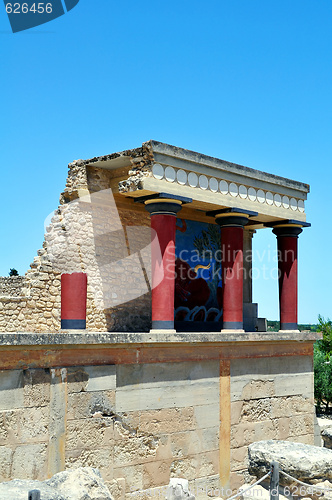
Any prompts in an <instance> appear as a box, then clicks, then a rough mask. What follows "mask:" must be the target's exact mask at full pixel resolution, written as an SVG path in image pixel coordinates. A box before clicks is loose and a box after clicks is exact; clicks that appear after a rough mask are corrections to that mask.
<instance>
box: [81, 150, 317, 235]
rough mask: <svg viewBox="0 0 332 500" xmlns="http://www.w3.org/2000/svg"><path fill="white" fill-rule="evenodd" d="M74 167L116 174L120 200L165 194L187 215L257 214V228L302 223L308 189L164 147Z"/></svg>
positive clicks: (193, 152)
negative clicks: (178, 199)
mask: <svg viewBox="0 0 332 500" xmlns="http://www.w3.org/2000/svg"><path fill="white" fill-rule="evenodd" d="M76 163H77V164H78V165H84V166H91V167H97V168H103V169H106V170H112V171H114V174H113V175H114V176H115V178H116V179H118V181H117V182H118V187H117V188H115V191H114V192H118V193H120V194H121V195H122V196H123V197H124V199H125V198H126V197H127V198H128V197H129V198H130V197H132V198H135V197H139V196H142V195H143V196H144V195H149V194H155V193H169V194H171V195H176V196H179V195H181V196H185V197H187V198H190V199H191V200H192V203H191V204H190V207H189V206H188V209H189V210H196V211H198V212H201V213H204V212H206V211H211V210H214V209H218V208H228V207H231V208H232V207H233V208H238V209H243V210H249V211H252V212H257V213H258V216H257V217H253V218H252V219H251V221H250V224H251V225H253V226H255V228H256V226H257V228H259V227H263V225H264V224H265V223H271V222H275V221H278V220H279V221H280V220H291V219H294V220H296V221H299V222H305V221H306V215H305V200H306V199H307V194H308V193H309V190H310V187H309V185H308V184H305V183H304V182H299V181H295V180H291V179H287V178H285V177H280V176H278V175H274V174H270V173H267V172H261V171H259V170H256V169H253V168H249V167H245V166H243V165H238V164H236V163H231V162H229V161H225V160H221V159H219V158H213V157H212V156H207V155H204V154H201V153H198V152H195V151H190V150H187V149H184V148H179V147H176V146H171V145H169V144H165V143H162V142H158V141H154V140H151V141H148V142H145V143H143V144H142V147H140V148H135V149H129V150H126V151H122V152H119V153H113V154H110V155H104V156H99V157H94V158H91V159H88V160H78V161H77V162H76ZM115 171H116V173H115Z"/></svg>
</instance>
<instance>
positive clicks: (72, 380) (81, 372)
mask: <svg viewBox="0 0 332 500" xmlns="http://www.w3.org/2000/svg"><path fill="white" fill-rule="evenodd" d="M88 380H89V375H88V373H87V372H86V371H85V368H84V366H72V367H69V368H68V369H67V391H68V394H72V393H76V392H85V391H86V387H87V385H88Z"/></svg>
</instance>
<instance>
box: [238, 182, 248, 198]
mask: <svg viewBox="0 0 332 500" xmlns="http://www.w3.org/2000/svg"><path fill="white" fill-rule="evenodd" d="M239 195H240V198H242V199H243V200H244V199H245V198H246V197H247V196H248V189H247V188H246V186H244V185H243V184H241V186H240V187H239Z"/></svg>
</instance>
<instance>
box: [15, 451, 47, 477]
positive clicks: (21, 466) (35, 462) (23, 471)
mask: <svg viewBox="0 0 332 500" xmlns="http://www.w3.org/2000/svg"><path fill="white" fill-rule="evenodd" d="M46 475H47V445H46V444H45V443H40V444H26V445H21V446H17V447H16V448H15V450H14V454H13V459H12V470H11V476H12V477H19V478H20V479H44V478H45V477H46Z"/></svg>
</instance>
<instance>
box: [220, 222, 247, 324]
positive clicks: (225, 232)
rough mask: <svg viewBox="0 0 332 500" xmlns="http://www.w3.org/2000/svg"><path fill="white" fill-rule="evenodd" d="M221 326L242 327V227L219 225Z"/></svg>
mask: <svg viewBox="0 0 332 500" xmlns="http://www.w3.org/2000/svg"><path fill="white" fill-rule="evenodd" d="M221 251H222V256H223V260H222V290H223V292H222V297H223V328H224V329H240V330H241V329H242V328H243V227H221Z"/></svg>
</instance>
